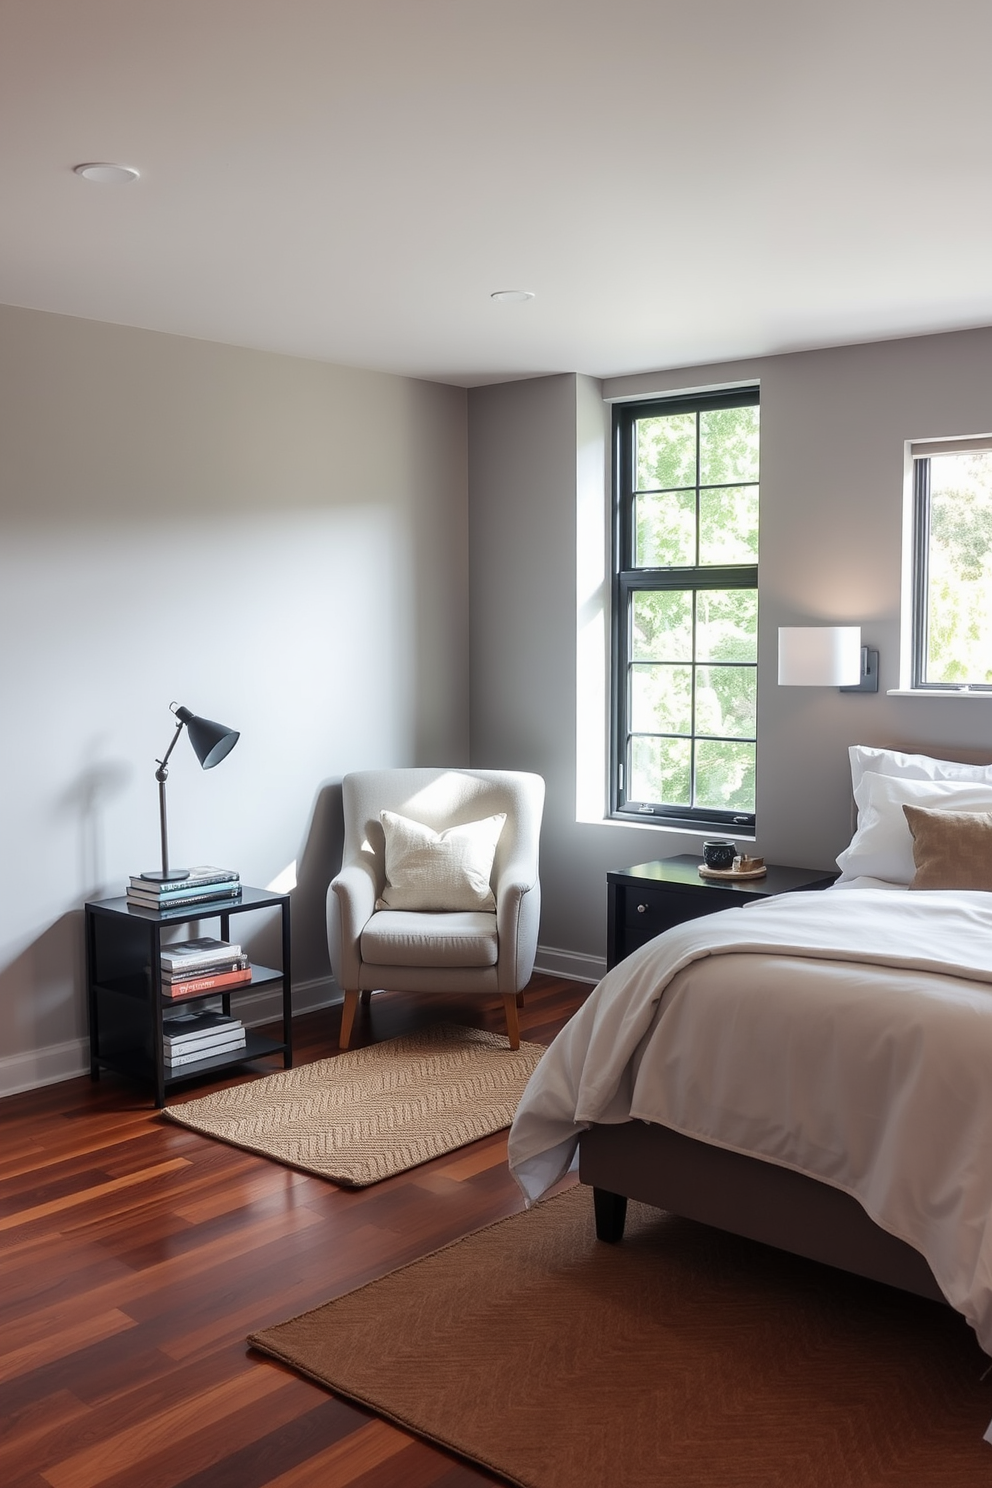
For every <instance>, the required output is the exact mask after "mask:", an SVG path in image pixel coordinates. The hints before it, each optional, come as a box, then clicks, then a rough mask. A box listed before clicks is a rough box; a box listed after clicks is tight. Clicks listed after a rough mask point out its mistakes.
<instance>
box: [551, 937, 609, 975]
mask: <svg viewBox="0 0 992 1488" xmlns="http://www.w3.org/2000/svg"><path fill="white" fill-rule="evenodd" d="M534 970H535V971H543V972H546V973H547V975H548V976H558V977H568V978H569V979H570V980H571V981H573V982H599V981H602V979H603V977H604V976H605V975H606V957H605V956H587V955H583V954H581V953H580V952H579V951H563V950H561V949H560V948H559V947H558V946H546V945H539V946H538V948H537V960H536V961H535V962H534Z"/></svg>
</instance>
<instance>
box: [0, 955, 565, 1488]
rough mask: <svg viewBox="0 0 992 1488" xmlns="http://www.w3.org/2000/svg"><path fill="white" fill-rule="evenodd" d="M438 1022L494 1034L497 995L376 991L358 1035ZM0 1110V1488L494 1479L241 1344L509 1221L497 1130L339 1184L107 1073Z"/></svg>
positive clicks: (554, 1009)
mask: <svg viewBox="0 0 992 1488" xmlns="http://www.w3.org/2000/svg"><path fill="white" fill-rule="evenodd" d="M587 992H588V988H586V987H584V986H582V985H580V984H576V983H570V982H565V981H561V980H556V979H553V978H549V977H538V978H535V982H534V990H533V992H532V993H530V994H529V995H528V999H527V1006H525V1008H524V1009H523V1013H522V1019H521V1023H522V1033H523V1036H524V1037H525V1038H528V1037H530V1038H534V1037H535V1032H534V1030H535V1028H539V1029H540V1041H547V1040H550V1038H551V1037H552V1036H553V1034H554V1033H555V1032H556V1031H557V1030H558V1028H560V1027H561V1026H562V1024H563V1023H564V1022H565V1021H566V1020H567V1018H568V1017H569V1016H570V1015H571V1013H572V1012H573V1011H574V1010H575V1008H576V1007H578V1006H579V1004H580V1003H581V1001H582V1000H583V999H584V997H585V996H586V995H587ZM483 1012H484V1016H481V1014H483ZM437 1021H448V1022H463V1023H465V1024H468V1025H474V1026H479V1024H480V1023H483V1022H484V1023H486V1024H487V1025H488V1026H490V1027H492V1028H495V1029H496V1030H498V1031H500V1032H502V1031H503V1026H502V1009H501V1007H500V1006H499V1005H498V1004H497V1003H494V1004H493V1006H492V1007H491V1008H488V1009H486V1010H483V1009H481V1008H480V1004H479V1003H478V1001H476V1000H475V999H470V998H458V997H439V998H436V999H425V998H419V997H405V996H403V995H400V994H389V995H388V996H384V997H382V998H380V997H376V998H374V999H373V1004H372V1009H371V1012H370V1014H368V1015H363V1017H362V1019H361V1020H360V1027H359V1028H358V1030H357V1037H356V1043H368V1042H371V1041H373V1040H378V1039H380V1038H385V1037H392V1036H396V1035H398V1034H401V1033H405V1032H410V1031H414V1030H416V1029H417V1028H420V1027H425V1026H427V1025H428V1024H430V1023H433V1022H437ZM338 1023H339V1014H338V1013H336V1012H331V1013H318V1014H312V1015H307V1016H306V1017H301V1018H298V1019H297V1020H296V1023H295V1025H294V1039H295V1054H296V1062H297V1063H305V1062H309V1061H311V1060H314V1059H322V1058H329V1057H333V1055H334V1054H335V1053H336V1052H337V1046H336V1035H337V1029H338ZM271 1067H272V1068H277V1067H278V1065H277V1064H276V1063H275V1062H272V1065H271ZM260 1068H262V1066H260ZM251 1077H252V1076H251V1075H250V1074H249V1075H246V1074H245V1072H244V1071H240V1072H237V1073H235V1074H232V1075H229V1076H228V1077H227V1078H226V1079H225V1080H223V1081H218V1082H214V1083H212V1084H211V1083H209V1082H200V1083H199V1084H198V1085H195V1086H190V1087H185V1086H184V1087H183V1091H182V1096H181V1097H180V1098H187V1097H188V1098H194V1097H195V1096H196V1095H199V1094H203V1093H205V1092H206V1091H207V1090H210V1089H215V1088H221V1087H223V1086H227V1085H231V1084H236V1083H239V1082H241V1081H243V1080H244V1079H245V1078H251ZM0 1117H2V1118H3V1121H4V1131H5V1137H6V1138H8V1140H7V1141H6V1145H5V1149H4V1153H3V1155H2V1158H0V1410H2V1414H3V1425H2V1428H0V1481H2V1483H3V1488H134V1485H137V1484H141V1488H207V1485H208V1484H209V1488H226V1485H230V1488H235V1485H237V1488H269V1485H280V1488H308V1485H309V1484H315V1485H316V1484H320V1488H348V1485H353V1484H354V1485H356V1488H472V1485H475V1488H478V1485H479V1484H484V1483H488V1482H491V1481H492V1479H490V1477H489V1476H488V1475H487V1474H485V1473H480V1472H477V1471H476V1470H475V1469H473V1468H471V1467H470V1466H468V1465H467V1464H462V1463H459V1462H457V1461H456V1460H455V1459H453V1458H451V1457H450V1456H447V1455H446V1454H444V1453H443V1452H440V1451H437V1450H436V1449H434V1448H432V1447H430V1446H429V1445H426V1444H424V1443H422V1442H419V1441H416V1440H414V1439H413V1438H411V1437H409V1436H407V1435H406V1434H404V1433H403V1432H401V1431H398V1430H397V1429H396V1428H394V1427H392V1426H390V1425H388V1424H387V1423H385V1422H382V1421H379V1420H377V1419H376V1418H374V1417H371V1416H369V1415H368V1414H367V1413H365V1412H363V1411H360V1410H358V1409H357V1408H355V1407H353V1406H350V1405H348V1404H347V1403H346V1402H343V1401H339V1400H336V1399H334V1397H332V1396H329V1395H327V1394H326V1393H325V1392H324V1391H322V1390H320V1389H319V1388H317V1387H316V1386H314V1385H312V1384H310V1383H309V1382H308V1381H306V1380H303V1379H300V1378H298V1377H297V1376H295V1375H294V1374H292V1373H291V1372H290V1371H287V1370H285V1369H282V1368H280V1367H279V1366H278V1365H275V1364H274V1363H273V1362H272V1361H271V1360H269V1359H265V1358H263V1357H261V1356H258V1355H255V1354H254V1353H253V1352H252V1351H251V1350H249V1349H248V1347H247V1343H246V1337H247V1334H248V1333H249V1332H251V1331H254V1330H255V1329H256V1328H261V1327H265V1326H267V1325H269V1324H271V1323H274V1322H278V1321H280V1320H281V1319H282V1318H285V1317H288V1316H290V1315H292V1314H293V1313H295V1312H300V1311H304V1310H306V1309H307V1308H310V1307H313V1306H317V1305H319V1304H320V1303H321V1302H324V1301H326V1300H328V1299H329V1298H330V1297H332V1296H336V1295H339V1294H340V1293H342V1292H344V1291H348V1290H350V1289H351V1288H353V1287H355V1286H358V1285H361V1284H362V1283H363V1282H365V1281H368V1280H371V1279H373V1278H374V1277H376V1276H381V1275H383V1274H385V1273H386V1272H388V1271H391V1270H393V1269H395V1267H397V1266H398V1265H402V1264H405V1263H406V1262H408V1261H411V1260H415V1259H417V1258H418V1257H419V1256H421V1255H423V1254H426V1253H427V1252H428V1251H431V1250H434V1249H436V1248H437V1247H438V1246H440V1245H443V1244H445V1243H446V1242H447V1241H449V1240H452V1239H455V1238H457V1237H458V1236H459V1235H463V1234H466V1233H468V1232H469V1231H471V1230H473V1229H477V1228H480V1227H481V1226H483V1225H485V1224H488V1223H490V1222H491V1221H492V1220H494V1219H497V1218H500V1217H502V1216H503V1215H504V1214H506V1213H512V1212H515V1211H516V1210H518V1209H519V1208H520V1207H522V1199H521V1197H520V1195H519V1193H518V1191H517V1190H516V1187H515V1185H514V1183H513V1182H512V1180H511V1179H510V1177H509V1174H508V1172H507V1169H506V1134H505V1133H497V1134H495V1135H494V1136H492V1137H488V1138H485V1139H484V1140H483V1141H481V1142H478V1143H474V1144H473V1145H472V1146H471V1147H469V1148H465V1149H462V1150H461V1151H459V1152H456V1153H452V1154H449V1155H448V1156H447V1157H444V1158H439V1159H436V1160H435V1161H434V1162H432V1163H429V1164H425V1165H424V1166H423V1167H421V1168H418V1169H414V1170H412V1171H411V1172H410V1173H406V1174H400V1175H397V1176H396V1177H395V1178H393V1179H390V1180H388V1181H387V1182H385V1183H382V1184H378V1185H376V1186H374V1187H372V1188H369V1189H364V1190H350V1189H345V1188H340V1187H337V1186H336V1185H334V1184H331V1183H328V1182H326V1181H324V1180H322V1179H319V1178H315V1177H313V1176H312V1175H307V1174H302V1173H296V1172H294V1171H292V1170H291V1169H288V1168H282V1167H280V1166H278V1165H277V1164H274V1163H271V1162H269V1161H268V1160H267V1159H265V1158H261V1157H256V1156H255V1155H253V1154H250V1153H245V1152H241V1151H240V1150H239V1149H237V1148H232V1147H228V1146H226V1145H225V1144H223V1143H219V1142H212V1141H210V1140H209V1139H207V1138H204V1137H201V1136H200V1135H198V1134H197V1133H195V1132H190V1131H188V1130H187V1129H185V1128H182V1127H178V1126H176V1125H175V1124H174V1123H172V1122H170V1121H168V1119H167V1118H164V1117H163V1116H162V1115H161V1114H160V1113H158V1112H156V1111H155V1109H154V1107H153V1106H152V1105H151V1103H150V1102H149V1101H148V1098H147V1092H145V1091H141V1090H138V1089H135V1088H134V1087H132V1086H130V1085H128V1084H127V1083H126V1082H125V1081H123V1080H121V1079H118V1078H116V1077H105V1078H104V1079H102V1080H101V1081H100V1082H98V1083H96V1084H93V1083H91V1082H90V1081H89V1080H76V1081H71V1082H66V1083H65V1084H63V1085H61V1086H54V1087H47V1088H46V1089H44V1090H40V1091H35V1092H30V1093H27V1094H25V1095H21V1096H17V1097H13V1098H11V1099H10V1100H8V1101H5V1102H3V1103H2V1104H0Z"/></svg>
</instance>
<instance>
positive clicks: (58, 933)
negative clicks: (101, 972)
mask: <svg viewBox="0 0 992 1488" xmlns="http://www.w3.org/2000/svg"><path fill="white" fill-rule="evenodd" d="M85 985H86V980H85V974H84V969H83V912H82V910H81V909H73V910H69V911H68V913H66V914H63V915H60V916H59V918H58V919H57V920H55V921H54V922H53V923H52V924H51V925H49V927H48V929H47V930H44V931H42V933H41V935H39V936H38V938H37V939H36V940H34V941H32V942H31V944H30V945H29V946H26V947H25V949H24V950H23V951H22V952H21V953H20V955H19V956H16V957H15V958H14V960H13V961H11V963H10V964H9V966H5V967H4V968H3V970H2V971H0V1007H2V1008H5V1009H7V1010H8V1012H7V1015H6V1016H7V1017H12V1016H14V1015H15V1014H16V1017H17V1019H18V1021H17V1023H16V1025H15V1026H14V1027H12V1028H8V1029H6V1030H5V1035H4V1039H3V1043H2V1045H0V1054H8V1053H10V1052H11V1045H12V1044H13V1045H14V1047H16V1049H17V1051H18V1052H21V1051H24V1050H32V1049H34V1050H41V1049H46V1048H51V1047H52V1046H54V1045H57V1044H59V1043H61V1042H64V1041H65V1036H66V1032H65V1031H66V1026H67V1019H66V1009H67V1008H68V1009H70V1010H71V1014H72V1016H71V1020H70V1026H71V1027H72V1028H73V1030H74V1033H75V1037H77V1038H79V1037H82V1036H84V1035H85V1033H86V1031H87V1030H86V998H85V995H84V988H85Z"/></svg>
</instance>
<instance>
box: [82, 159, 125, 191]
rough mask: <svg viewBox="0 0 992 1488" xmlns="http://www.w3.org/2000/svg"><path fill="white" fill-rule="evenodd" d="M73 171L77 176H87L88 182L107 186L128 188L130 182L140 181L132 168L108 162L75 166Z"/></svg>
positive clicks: (92, 162) (93, 161) (96, 161)
mask: <svg viewBox="0 0 992 1488" xmlns="http://www.w3.org/2000/svg"><path fill="white" fill-rule="evenodd" d="M72 169H73V171H74V172H75V174H76V175H77V176H85V177H86V179H87V181H103V183H104V184H105V185H107V186H126V185H127V183H128V181H136V180H137V179H138V172H137V171H136V170H134V169H133V167H132V166H130V165H111V164H110V163H109V162H108V161H100V160H92V161H89V162H87V163H85V164H83V165H74V166H73V167H72Z"/></svg>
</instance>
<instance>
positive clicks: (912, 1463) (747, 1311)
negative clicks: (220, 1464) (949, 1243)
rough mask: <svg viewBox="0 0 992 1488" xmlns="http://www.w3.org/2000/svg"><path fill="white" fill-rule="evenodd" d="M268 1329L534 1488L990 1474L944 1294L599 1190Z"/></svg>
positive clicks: (869, 1483) (902, 1483) (350, 1389)
mask: <svg viewBox="0 0 992 1488" xmlns="http://www.w3.org/2000/svg"><path fill="white" fill-rule="evenodd" d="M250 1342H251V1343H252V1344H253V1345H254V1346H255V1347H256V1348H258V1349H261V1350H263V1351H264V1352H266V1353H269V1354H271V1355H273V1356H274V1357H275V1358H277V1359H280V1360H283V1361H284V1362H286V1363H287V1364H290V1365H292V1366H293V1367H294V1368H296V1369H297V1370H299V1371H301V1372H302V1373H303V1374H306V1375H308V1376H309V1377H310V1378H311V1379H314V1380H316V1381H317V1382H318V1383H319V1384H322V1385H325V1386H326V1387H327V1388H329V1389H332V1390H334V1391H336V1392H338V1393H339V1394H341V1395H344V1396H346V1397H348V1398H350V1399H351V1400H354V1401H357V1402H359V1403H360V1404H363V1405H366V1406H369V1407H371V1408H372V1409H373V1410H374V1411H377V1412H378V1413H379V1414H380V1415H383V1416H385V1417H387V1418H388V1419H390V1420H392V1421H394V1422H396V1423H397V1424H399V1425H401V1426H403V1427H405V1428H406V1429H408V1430H411V1431H413V1432H415V1433H417V1434H418V1435H420V1436H422V1437H426V1438H427V1439H429V1440H431V1441H433V1442H435V1443H437V1444H439V1445H441V1446H443V1447H446V1448H449V1449H451V1450H453V1451H454V1452H456V1453H459V1454H460V1455H462V1456H464V1457H467V1458H469V1459H470V1460H472V1461H473V1462H475V1463H477V1464H479V1465H481V1466H484V1467H488V1468H489V1469H491V1470H493V1471H495V1472H496V1473H497V1474H499V1475H500V1476H502V1477H504V1478H505V1479H507V1481H509V1482H510V1483H515V1484H520V1485H522V1488H988V1484H989V1483H990V1482H992V1446H988V1445H987V1444H986V1443H984V1442H983V1441H982V1434H983V1432H984V1431H985V1428H986V1426H987V1424H988V1420H989V1416H990V1415H992V1385H990V1383H989V1382H985V1383H984V1384H983V1383H981V1382H980V1375H981V1373H982V1370H983V1368H984V1367H985V1366H986V1365H987V1363H988V1361H987V1359H986V1358H985V1356H984V1355H983V1354H982V1353H981V1351H980V1349H979V1348H978V1345H977V1343H976V1342H975V1340H974V1337H973V1335H972V1333H971V1331H970V1330H969V1328H968V1326H967V1324H966V1323H965V1322H964V1320H963V1318H961V1317H959V1316H958V1314H956V1313H954V1312H952V1311H951V1309H950V1308H946V1307H942V1306H941V1305H940V1304H938V1303H934V1302H925V1301H923V1300H922V1299H919V1298H915V1297H909V1296H907V1295H905V1294H903V1293H900V1292H896V1291H895V1290H893V1289H892V1288H889V1287H883V1286H879V1285H875V1284H874V1283H871V1282H864V1281H861V1280H859V1279H858V1278H856V1277H849V1276H846V1275H845V1274H843V1273H841V1272H839V1271H834V1270H831V1269H830V1268H828V1267H824V1266H817V1265H815V1264H814V1263H813V1262H807V1261H802V1260H799V1259H798V1258H796V1257H791V1256H787V1255H785V1254H784V1253H782V1252H779V1251H774V1250H771V1249H769V1248H768V1247H765V1246H760V1245H756V1244H753V1243H752V1242H750V1241H745V1240H739V1239H737V1238H736V1237H733V1236H730V1235H724V1234H721V1233H720V1232H719V1231H716V1230H711V1229H708V1228H707V1227H706V1226H704V1225H697V1224H694V1223H692V1222H691V1221H688V1220H681V1219H677V1218H675V1217H673V1216H670V1215H662V1214H660V1213H659V1211H657V1210H653V1209H648V1208H646V1207H644V1206H642V1205H633V1204H632V1205H631V1206H630V1213H629V1216H628V1221H627V1234H626V1236H625V1238H624V1240H623V1241H622V1243H621V1244H620V1245H616V1246H611V1245H604V1244H601V1243H600V1242H598V1241H597V1240H596V1238H595V1230H594V1225H593V1218H592V1194H591V1192H590V1191H589V1190H588V1189H585V1188H577V1189H572V1190H570V1191H569V1192H567V1193H564V1194H562V1195H561V1196H560V1197H558V1198H553V1199H549V1200H548V1201H546V1202H545V1203H543V1204H540V1205H538V1206H537V1208H535V1209H532V1210H531V1211H530V1212H529V1213H526V1214H519V1215H515V1216H514V1217H513V1218H511V1219H507V1220H502V1221H500V1222H499V1223H498V1224H495V1225H491V1226H490V1227H489V1228H488V1229H485V1230H480V1231H478V1232H477V1233H476V1234H474V1235H470V1236H469V1237H468V1238H467V1239H465V1240H460V1241H457V1242H456V1243H455V1244H454V1245H450V1246H447V1247H446V1248H445V1249H443V1250H439V1251H435V1252H434V1253H433V1254H432V1255H430V1256H428V1257H427V1258H426V1259H425V1260H421V1261H416V1262H414V1263H413V1264H412V1265H410V1266H406V1267H404V1268H403V1269H401V1270H399V1271H394V1272H392V1273H391V1274H390V1275H389V1276H386V1277H384V1278H383V1279H382V1280H380V1281H375V1282H372V1283H371V1284H370V1285H368V1286H365V1287H362V1288H360V1289H359V1290H358V1291H355V1292H351V1293H349V1294H348V1295H346V1296H344V1297H341V1298H339V1299H338V1300H336V1301H334V1302H330V1303H328V1304H327V1305H326V1306H324V1307H320V1308H317V1309H316V1310H315V1311H313V1312H308V1313H304V1314H303V1315H302V1316H300V1317H297V1318H294V1319H292V1320H291V1321H290V1322H287V1323H282V1324H280V1325H279V1326H277V1327H274V1328H268V1329H266V1330H265V1331H264V1332H261V1333H258V1334H255V1335H254V1336H253V1337H252V1338H251V1339H250Z"/></svg>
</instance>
